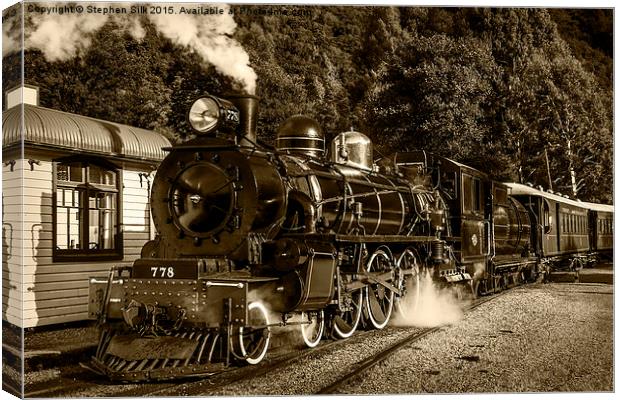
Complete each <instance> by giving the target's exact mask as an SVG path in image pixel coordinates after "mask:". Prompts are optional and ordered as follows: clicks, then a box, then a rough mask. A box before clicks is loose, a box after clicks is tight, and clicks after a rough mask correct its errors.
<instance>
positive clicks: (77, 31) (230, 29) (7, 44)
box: [2, 3, 257, 94]
mask: <svg viewBox="0 0 620 400" xmlns="http://www.w3.org/2000/svg"><path fill="white" fill-rule="evenodd" d="M75 4H76V3H68V4H66V5H68V6H71V5H73V6H75ZM82 4H83V7H87V6H88V5H89V4H90V5H96V6H97V7H99V8H107V7H114V8H119V7H122V8H125V9H126V10H130V8H131V5H132V4H129V3H80V5H82ZM36 5H37V6H38V7H39V9H43V10H45V9H54V8H55V9H58V8H62V7H64V6H65V4H63V3H36ZM134 5H135V4H134ZM143 5H144V4H143ZM158 6H160V7H162V8H163V7H173V8H174V10H175V13H174V14H164V13H162V14H139V13H135V14H131V13H129V14H113V13H108V14H92V13H87V12H82V13H69V12H63V13H58V12H49V13H46V12H29V13H27V14H28V15H29V16H30V17H31V19H30V20H29V22H30V23H29V24H27V28H26V32H25V34H24V36H25V47H26V49H38V50H40V51H41V52H42V53H43V55H44V56H45V58H46V59H47V60H48V61H64V60H68V59H71V58H73V57H75V56H76V55H77V54H78V52H79V51H83V50H85V49H87V48H88V47H89V46H90V44H91V37H92V34H93V33H94V32H95V31H97V30H98V29H100V28H101V27H102V26H103V25H104V24H105V23H106V22H108V21H110V20H111V21H113V22H115V23H116V24H117V25H118V26H119V29H120V30H121V31H124V32H127V33H128V34H130V35H131V36H132V37H134V38H135V39H136V40H138V41H140V40H142V39H143V38H144V35H145V28H144V26H143V24H142V21H141V18H148V20H150V22H151V23H152V24H153V25H154V26H155V27H156V28H157V30H158V31H159V32H160V33H161V34H162V35H163V36H165V37H166V38H168V39H170V40H171V41H172V42H173V43H175V44H178V45H181V46H186V47H188V48H189V49H191V50H192V51H194V52H195V53H196V54H198V55H199V56H200V57H201V58H202V59H203V60H204V61H206V62H208V63H210V64H212V65H213V66H214V67H215V68H216V69H217V70H218V71H219V72H220V73H222V74H224V75H227V76H229V77H231V78H233V79H235V80H236V81H238V82H239V83H241V84H242V85H243V86H244V89H245V90H246V91H247V92H248V93H249V94H253V93H254V91H255V90H256V79H257V76H256V73H255V72H254V70H253V69H252V67H250V57H249V55H248V54H247V52H246V51H245V50H244V49H243V47H242V46H241V44H240V43H239V42H237V41H236V40H234V39H233V38H232V35H233V34H234V32H235V29H236V28H237V24H236V22H235V20H234V18H233V15H232V14H229V7H228V6H227V5H224V4H217V5H208V4H203V5H200V6H202V7H203V8H209V7H217V8H219V9H223V11H224V12H223V13H222V14H217V15H197V14H180V13H179V10H180V8H181V7H182V6H185V7H187V8H191V7H194V8H195V7H198V6H199V5H196V4H193V5H188V4H185V5H184V4H180V3H170V4H163V3H158ZM16 19H17V22H18V23H17V24H15V23H11V21H6V22H5V23H3V29H2V36H3V49H2V54H3V56H4V55H6V54H8V53H10V52H14V51H19V50H20V49H19V25H20V24H19V18H16ZM15 25H17V26H15Z"/></svg>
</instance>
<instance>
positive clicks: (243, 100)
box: [226, 94, 259, 146]
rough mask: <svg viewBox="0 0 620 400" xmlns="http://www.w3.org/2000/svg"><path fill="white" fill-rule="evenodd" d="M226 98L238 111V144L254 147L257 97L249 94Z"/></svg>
mask: <svg viewBox="0 0 620 400" xmlns="http://www.w3.org/2000/svg"><path fill="white" fill-rule="evenodd" d="M226 98H227V99H228V100H229V101H230V102H231V103H233V104H234V105H235V107H237V109H238V110H239V114H240V118H241V121H240V123H239V126H240V128H241V141H240V144H241V145H244V146H255V144H256V121H257V119H258V100H259V99H258V97H256V96H252V95H250V94H233V95H228V96H226ZM244 139H247V140H244Z"/></svg>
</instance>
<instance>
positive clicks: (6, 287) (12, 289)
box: [2, 160, 30, 326]
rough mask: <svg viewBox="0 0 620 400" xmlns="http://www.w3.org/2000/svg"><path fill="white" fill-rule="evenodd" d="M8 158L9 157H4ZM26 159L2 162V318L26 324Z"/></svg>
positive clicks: (21, 324) (18, 324) (13, 322)
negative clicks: (12, 164)
mask: <svg viewBox="0 0 620 400" xmlns="http://www.w3.org/2000/svg"><path fill="white" fill-rule="evenodd" d="M5 161H7V160H5ZM24 164H25V165H26V167H29V166H28V163H27V161H25V160H18V161H17V162H16V163H15V165H14V166H13V171H11V167H10V166H9V165H5V164H4V163H3V166H2V319H4V320H5V321H8V322H10V323H11V324H13V325H17V326H23V318H22V311H23V293H24V291H25V287H24V284H23V282H24V278H23V275H22V264H23V257H22V250H21V249H22V247H23V245H24V226H23V225H24V214H23V208H27V207H29V206H30V204H27V203H26V204H25V203H24V201H23V197H22V187H23V185H22V176H23V171H24Z"/></svg>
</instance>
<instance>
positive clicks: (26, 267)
mask: <svg viewBox="0 0 620 400" xmlns="http://www.w3.org/2000/svg"><path fill="white" fill-rule="evenodd" d="M5 104H6V110H4V111H3V113H2V138H3V148H2V318H3V319H4V320H5V321H7V322H9V323H10V324H12V325H15V326H18V327H21V328H30V327H36V326H42V325H49V324H58V323H64V322H72V321H79V320H85V319H87V302H88V281H89V277H91V276H106V275H107V272H108V270H109V269H110V267H112V266H113V265H117V264H123V263H131V262H132V261H133V260H135V259H136V258H138V257H139V256H140V250H141V248H142V245H143V244H144V243H145V242H146V241H147V240H149V239H151V238H153V237H154V235H155V231H154V228H153V226H152V222H151V218H150V199H149V196H150V184H151V182H152V179H153V176H154V171H155V169H156V167H157V165H158V164H159V162H160V161H161V160H162V159H163V157H164V155H165V154H164V151H163V150H162V148H163V147H169V146H170V142H169V141H168V140H167V139H166V138H165V137H164V136H162V135H161V134H159V133H157V132H155V131H150V130H145V129H140V128H135V127H131V126H127V125H121V124H117V123H113V122H109V121H104V120H100V119H94V118H89V117H85V116H82V115H76V114H70V113H66V112H61V111H57V110H52V109H49V108H44V107H40V106H38V89H37V88H36V87H19V88H16V89H15V90H13V91H10V92H8V93H7V95H6V97H5Z"/></svg>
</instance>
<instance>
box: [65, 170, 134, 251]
mask: <svg viewBox="0 0 620 400" xmlns="http://www.w3.org/2000/svg"><path fill="white" fill-rule="evenodd" d="M55 174H56V185H55V191H54V194H55V202H54V210H53V212H54V215H55V219H56V221H55V225H54V239H55V247H54V252H53V255H54V260H60V261H63V260H83V259H85V258H88V259H111V258H114V259H118V258H121V257H122V244H121V243H120V240H119V228H118V226H119V213H118V210H119V208H120V204H119V194H118V186H117V182H118V172H117V171H116V170H114V169H111V168H105V167H102V166H100V165H96V164H92V163H86V162H70V163H57V164H55Z"/></svg>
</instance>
